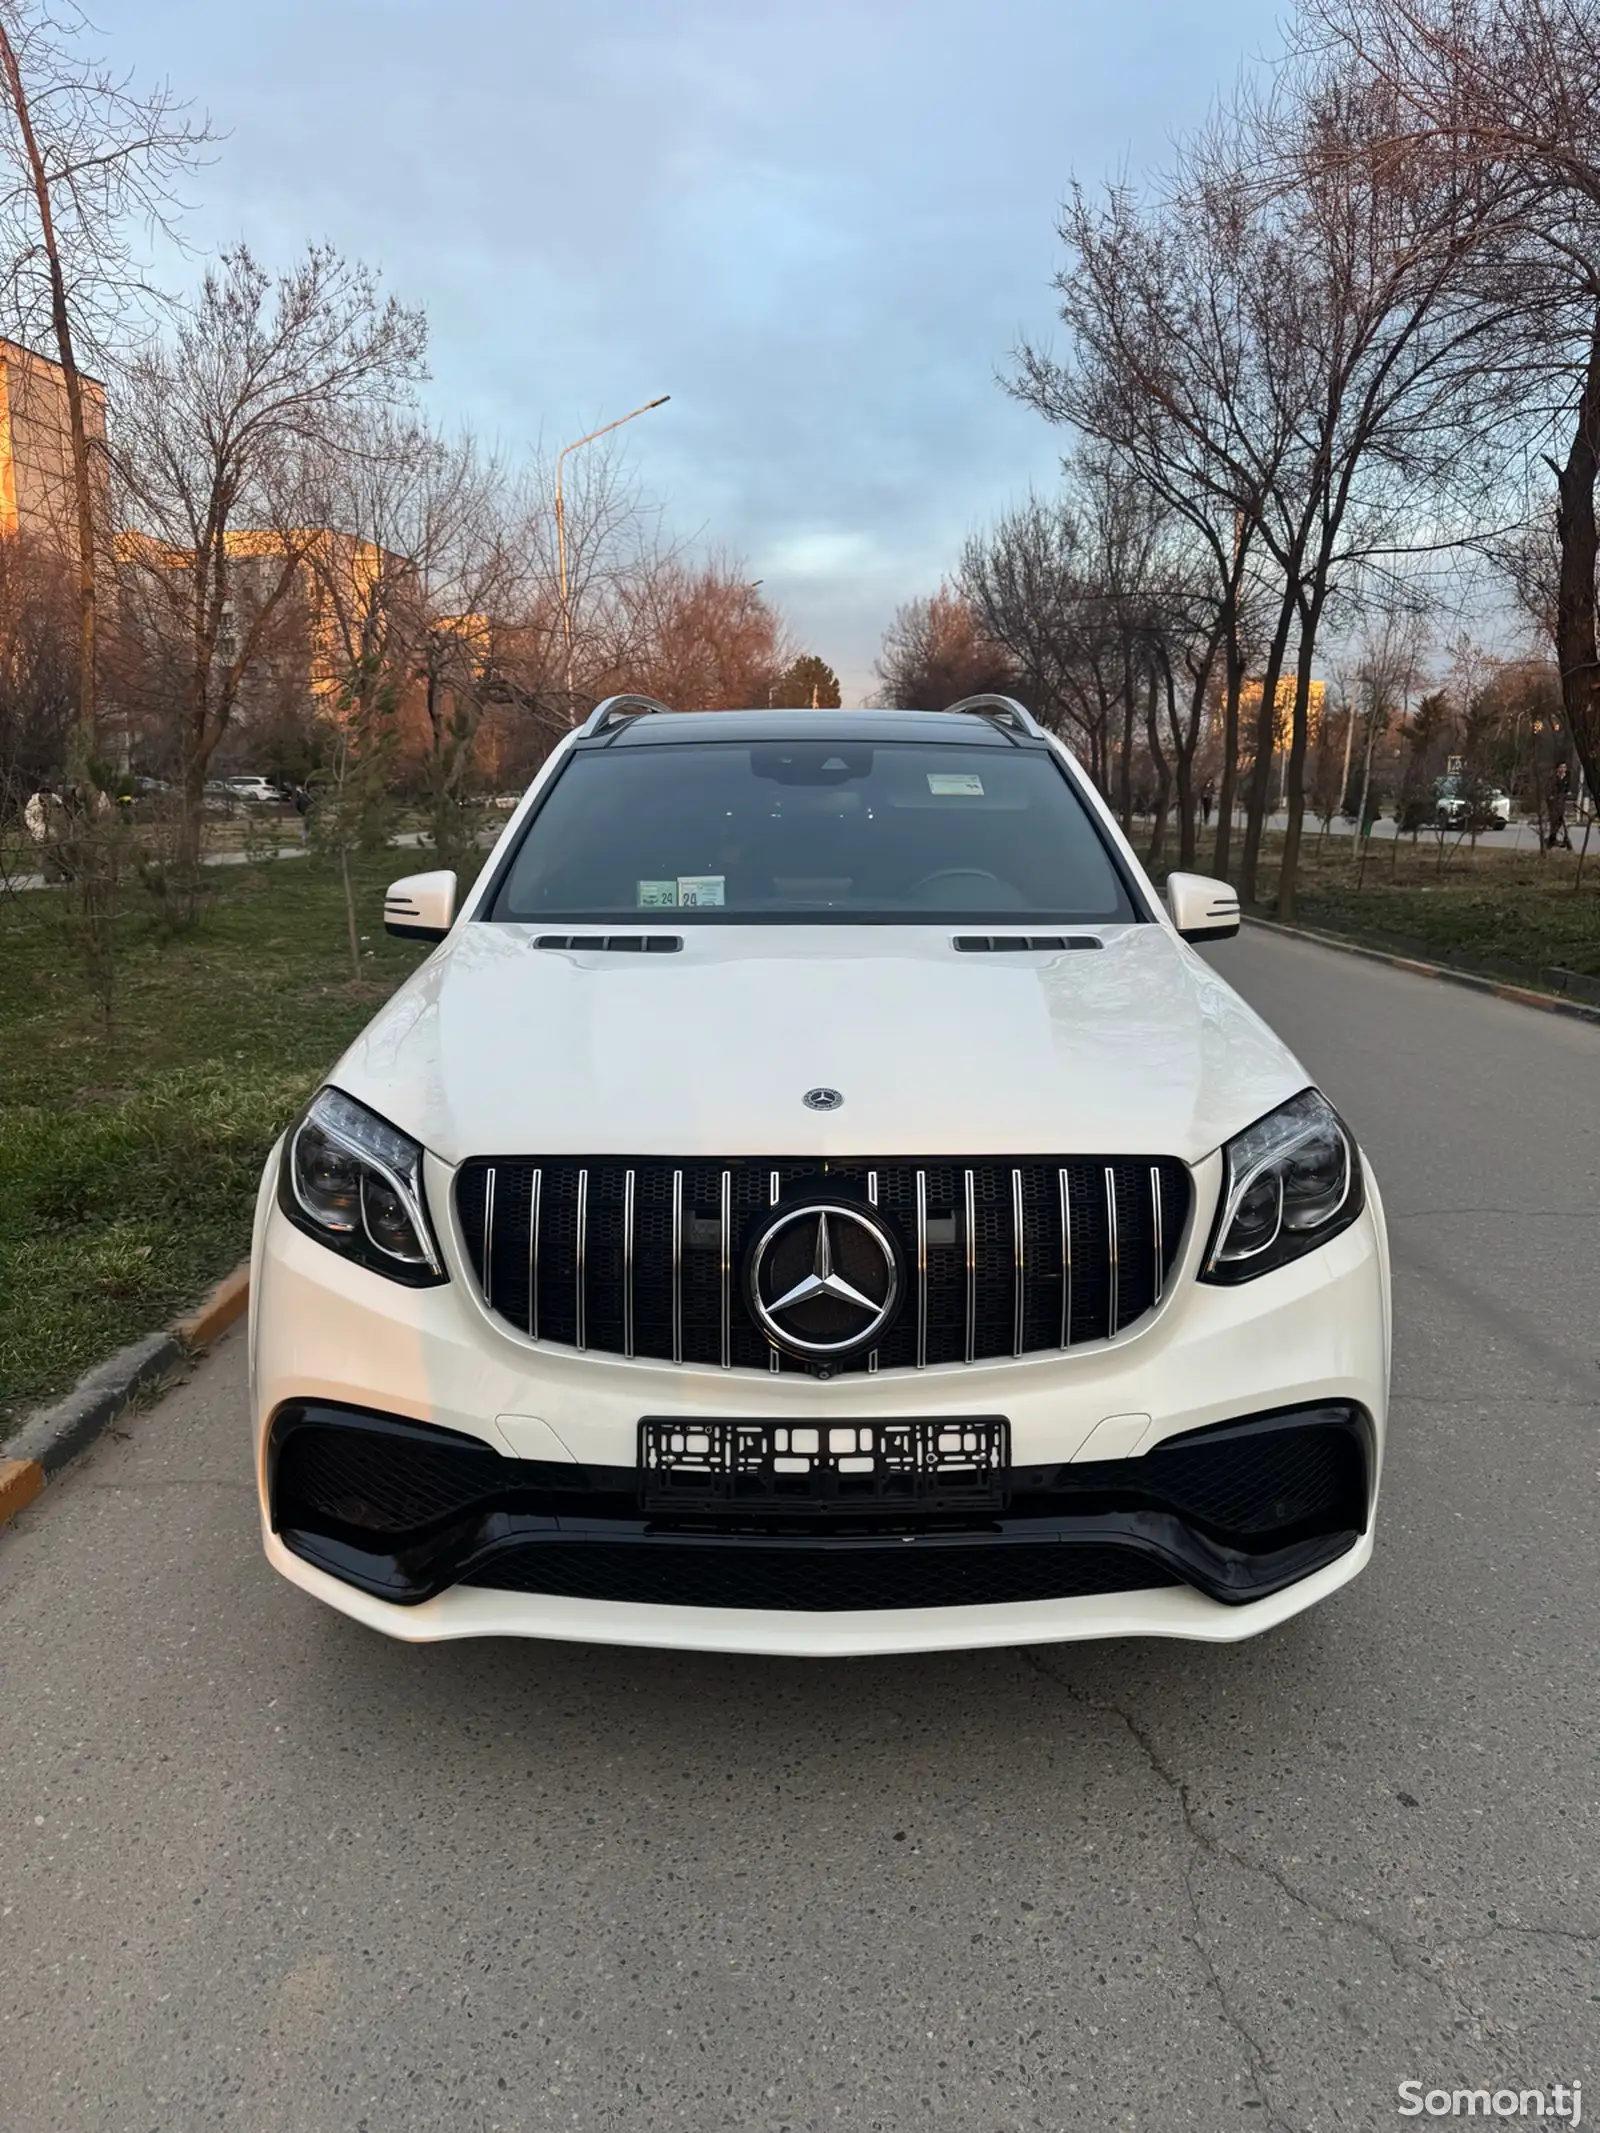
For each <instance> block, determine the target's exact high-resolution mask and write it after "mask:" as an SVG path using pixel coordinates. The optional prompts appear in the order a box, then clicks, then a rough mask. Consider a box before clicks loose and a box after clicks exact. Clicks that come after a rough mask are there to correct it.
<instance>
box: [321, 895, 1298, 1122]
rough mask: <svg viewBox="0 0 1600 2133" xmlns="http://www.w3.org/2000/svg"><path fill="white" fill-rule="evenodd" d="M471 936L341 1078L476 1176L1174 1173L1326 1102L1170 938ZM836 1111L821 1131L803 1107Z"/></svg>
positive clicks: (451, 947)
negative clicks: (483, 1172)
mask: <svg viewBox="0 0 1600 2133" xmlns="http://www.w3.org/2000/svg"><path fill="white" fill-rule="evenodd" d="M538 931H539V929H536V928H534V927H531V926H508V925H501V924H475V923H470V922H469V923H467V924H465V925H462V926H460V927H458V928H457V930H456V932H455V933H454V934H453V935H452V937H451V938H450V940H448V941H447V942H446V943H445V944H444V945H443V947H441V948H440V949H439V951H438V952H437V953H436V954H435V955H433V956H432V957H430V958H429V960H428V961H427V962H426V963H425V964H423V966H422V968H421V969H420V970H418V971H417V972H416V973H415V975H414V976H413V977H412V978H411V979H410V980H409V982H408V983H407V984H405V985H404V986H402V988H401V989H400V991H399V992H398V993H396V994H395V996H394V998H393V999H392V1000H391V1001H390V1002H389V1004H388V1005H387V1006H386V1007H385V1008H384V1009H383V1010H382V1011H381V1012H380V1013H379V1015H378V1016H377V1018H376V1019H375V1020H374V1021H373V1022H372V1023H371V1024H370V1025H369V1026H368V1028H367V1029H366V1031H365V1032H364V1033H363V1035H362V1036H361V1037H360V1038H359V1039H358V1040H357V1041H356V1043H355V1044H354V1045H353V1046H352V1047H351V1049H350V1050H349V1051H348V1052H347V1053H346V1054H345V1056H344V1058H343V1059H342V1060H341V1061H340V1063H339V1066H338V1067H337V1069H336V1070H335V1072H334V1074H333V1076H332V1077H331V1078H332V1079H333V1080H334V1081H335V1082H336V1083H337V1084H338V1086H339V1087H340V1088H342V1089H345V1090H347V1091H348V1092H349V1094H350V1095H352V1096H355V1097H357V1098H359V1099H360V1101H361V1102H363V1103H366V1104H369V1105H370V1106H371V1107H372V1108H373V1110H375V1111H379V1112H381V1113H382V1114H383V1116H384V1117H385V1118H388V1119H390V1120H392V1121H393V1122H394V1124H396V1125H397V1126H400V1127H402V1128H403V1129H404V1130H405V1131H406V1132H408V1133H411V1134H414V1135H415V1136H416V1138H417V1139H418V1140H420V1141H421V1142H422V1143H423V1145H424V1146H425V1147H426V1148H428V1149H430V1150H431V1151H432V1152H433V1153H434V1154H435V1155H437V1156H440V1157H442V1158H443V1160H444V1161H446V1162H448V1163H458V1162H460V1161H461V1160H462V1159H463V1158H464V1157H466V1156H470V1155H641V1156H647V1155H685V1156H693V1155H729V1156H733V1155H779V1156H786V1157H796V1156H808V1155H817V1156H828V1155H837V1156H846V1155H851V1156H859V1155H879V1156H891V1155H905V1156H911V1155H929V1156H932V1155H938V1154H950V1155H957V1154H959V1155H1024V1154H1050V1155H1056V1154H1061V1155H1070V1154H1103V1155H1145V1154H1149V1155H1175V1156H1180V1157H1182V1158H1183V1159H1184V1160H1185V1161H1188V1162H1191V1163H1192V1162H1196V1161H1198V1160H1199V1159H1200V1158H1201V1157H1202V1156H1204V1155H1207V1154H1209V1153H1210V1152H1211V1150H1212V1149H1214V1148H1216V1147H1217V1146H1218V1145H1219V1144H1220V1143H1221V1142H1222V1141H1224V1140H1226V1139H1227V1138H1228V1137H1229V1136H1230V1135H1232V1134H1234V1133H1237V1132H1238V1131H1239V1130H1240V1129H1241V1128H1242V1127H1244V1126H1246V1125H1248V1124H1250V1123H1251V1121H1252V1120H1253V1119H1256V1118H1259V1117H1260V1116H1261V1114H1262V1113H1263V1112H1265V1111H1269V1110H1271V1109H1272V1107H1273V1106H1274V1105H1275V1104H1278V1103H1281V1102H1283V1101H1284V1100H1285V1099H1286V1098H1287V1097H1289V1096H1292V1095H1293V1094H1294V1093H1295V1092H1296V1091H1297V1090H1299V1089H1302V1088H1304V1087H1305V1085H1306V1081H1307V1078H1308V1077H1307V1076H1306V1075H1305V1073H1304V1072H1303V1071H1302V1070H1301V1068H1300V1067H1299V1065H1298V1064H1297V1063H1296V1061H1295V1059H1294V1056H1293V1054H1292V1053H1291V1052H1289V1051H1288V1049H1287V1048H1286V1047H1285V1046H1284V1045H1283V1044H1281V1043H1280V1042H1279V1040H1278V1039H1277V1038H1276V1037H1275V1036H1274V1035H1273V1034H1272V1032H1271V1031H1270V1030H1269V1029H1268V1028H1267V1026H1266V1025H1265V1023H1263V1022H1262V1021H1261V1020H1260V1018H1259V1017H1258V1016H1257V1015H1255V1014H1254V1013H1253V1012H1252V1011H1251V1009H1250V1008H1248V1007H1247V1006H1246V1005H1245V1004H1244V1002H1243V1001H1242V1000H1241V999H1240V998H1239V997H1238V995H1237V994H1236V993H1234V992H1233V991H1232V990H1231V989H1230V988H1229V987H1228V986H1227V985H1225V984H1224V983H1223V981H1222V980H1221V979H1220V978H1219V977H1218V976H1217V975H1216V974H1215V972H1214V971H1212V970H1211V969H1210V968H1209V967H1208V966H1207V965H1206V964H1205V963H1203V962H1202V961H1201V959H1200V958H1199V956H1197V955H1196V954H1195V953H1194V951H1193V950H1192V949H1190V948H1189V947H1187V946H1186V945H1185V944H1184V943H1183V942H1182V941H1180V940H1179V939H1178V938H1177V936H1176V935H1175V934H1173V933H1171V932H1170V931H1168V929H1167V928H1166V927H1164V926H1158V925H1137V926H1135V925H1130V926H1116V927H1108V928H1104V929H1101V931H1100V933H1099V938H1100V940H1101V941H1102V946H1101V947H1100V948H1099V949H1097V950H1093V951H1090V950H1075V951H1055V952H1049V951H1030V952H1028V953H1025V954H973V953H970V952H962V951H958V950H957V949H956V948H955V947H954V946H953V944H952V938H951V934H950V933H949V932H948V931H935V930H934V929H932V928H928V927H898V926H896V927H843V926H825V927H823V926H817V927H811V926H806V927H795V926H785V927H765V926H763V927H756V926H702V927H686V928H685V929H684V932H683V934H682V941H683V947H682V949H681V951H679V952H678V953H676V954H671V955H639V954H617V953H609V954H608V953H605V952H597V951H594V950H581V949H580V950H568V949H548V948H536V947H535V946H534V945H533V944H534V940H535V938H536V937H537V933H538ZM816 1087H826V1088H831V1089H836V1090H838V1091H839V1092H840V1093H841V1094H842V1096H843V1098H844V1101H843V1103H842V1104H841V1105H840V1106H839V1108H838V1109H837V1110H834V1111H831V1112H818V1111H812V1110H809V1109H807V1108H806V1106H805V1105H804V1104H803V1103H802V1101H801V1099H802V1097H803V1096H804V1095H805V1092H806V1091H807V1090H808V1089H812V1088H816Z"/></svg>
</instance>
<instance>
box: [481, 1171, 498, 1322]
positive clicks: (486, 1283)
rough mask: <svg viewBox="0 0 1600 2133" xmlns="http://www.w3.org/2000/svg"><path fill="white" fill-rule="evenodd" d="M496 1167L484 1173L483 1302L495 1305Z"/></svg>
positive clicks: (491, 1306) (491, 1305)
mask: <svg viewBox="0 0 1600 2133" xmlns="http://www.w3.org/2000/svg"><path fill="white" fill-rule="evenodd" d="M494 1178H495V1171H494V1165H493V1164H492V1163H491V1164H490V1165H489V1168H488V1169H487V1170H486V1171H485V1172H484V1173H483V1300H484V1302H485V1303H486V1304H488V1305H489V1306H490V1308H491V1309H492V1308H493V1305H494Z"/></svg>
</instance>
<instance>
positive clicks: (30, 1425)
mask: <svg viewBox="0 0 1600 2133" xmlns="http://www.w3.org/2000/svg"><path fill="white" fill-rule="evenodd" d="M249 1301H250V1263H249V1261H248V1260H246V1261H245V1262H244V1264H243V1265H242V1266H236V1267H235V1268H234V1270H233V1272H232V1273H231V1274H228V1275H225V1276H224V1277H223V1279H222V1280H221V1281H219V1282H218V1283H217V1285H216V1287H215V1288H214V1289H213V1290H212V1291H211V1293H210V1295H209V1296H207V1297H206V1299H205V1301H204V1302H203V1303H202V1304H201V1305H200V1306H199V1308H198V1309H197V1310H195V1311H191V1312H190V1313H189V1315H188V1316H187V1317H186V1318H180V1319H179V1320H178V1321H177V1323H176V1324H175V1325H171V1326H169V1327H168V1328H167V1330H166V1331H165V1332H164V1333H151V1334H147V1335H146V1336H145V1338H144V1339H143V1340H142V1341H135V1342H134V1343H133V1345H132V1346H131V1347H128V1348H123V1349H120V1350H119V1351H118V1352H117V1354H115V1355H114V1356H112V1357H111V1359H110V1361H109V1362H105V1363H101V1364H99V1365H98V1366H97V1367H96V1368H95V1369H93V1370H91V1371H90V1372H89V1373H88V1375H87V1376H86V1377H82V1378H80V1379H79V1380H78V1382H77V1384H76V1385H74V1386H73V1388H72V1390H71V1392H69V1393H68V1394H67V1395H66V1397H65V1398H64V1399H61V1400H57V1401H56V1402H55V1404H54V1405H53V1406H51V1407H45V1408H41V1409H40V1410H39V1412H38V1413H37V1414H35V1415H33V1416H31V1417H30V1418H29V1419H28V1420H27V1421H26V1422H24V1423H23V1425H22V1427H21V1429H19V1430H18V1431H17V1433H16V1435H15V1436H14V1437H11V1438H9V1439H8V1440H7V1442H6V1444H5V1446H4V1448H3V1449H0V1526H3V1525H4V1524H5V1522H6V1520H7V1519H9V1518H14V1517H15V1516H16V1514H17V1513H18V1512H19V1511H20V1510H22V1509H23V1507H24V1506H25V1505H26V1504H30V1503H32V1502H33V1500H34V1498H35V1497H36V1496H37V1495H38V1494H39V1493H40V1491H41V1490H42V1489H43V1488H44V1486H45V1483H46V1482H47V1481H48V1480H49V1479H50V1478H51V1476H52V1475H54V1474H57V1473H59V1472H60V1470H61V1469H62V1467H64V1466H65V1465H66V1464H67V1462H68V1461H69V1460H70V1459H75V1458H76V1457H77V1456H78V1454H79V1452H81V1451H82V1450H83V1449H84V1448H85V1446H86V1445H89V1444H92V1443H93V1442H94V1440H95V1438H96V1437H98V1436H99V1435H100V1433H101V1431H102V1430H104V1429H106V1428H108V1427H109V1426H110V1424H111V1423H113V1422H115V1421H116V1419H117V1417H118V1416H119V1415H121V1414H124V1413H125V1412H126V1411H127V1409H128V1408H129V1407H130V1406H131V1405H132V1404H133V1402H134V1400H135V1399H136V1398H137V1397H138V1395H139V1394H140V1393H141V1392H143V1391H145V1390H146V1389H147V1388H148V1387H149V1386H152V1385H158V1384H160V1383H161V1381H162V1380H163V1379H164V1378H167V1377H170V1376H171V1375H172V1373H173V1371H175V1370H176V1369H177V1368H178V1367H179V1365H180V1364H182V1363H184V1362H185V1361H187V1360H188V1358H189V1357H190V1356H192V1355H199V1354H200V1353H201V1352H202V1351H203V1350H204V1349H206V1348H209V1347H210V1345H211V1343H212V1342H213V1341H214V1340H216V1339H217V1337H218V1335H219V1334H222V1333H225V1332H226V1331H227V1329H228V1327H229V1326H231V1325H232V1324H233V1322H234V1321H235V1319H237V1318H238V1317H239V1316H240V1315H241V1314H242V1313H243V1311H244V1309H245V1306H246V1305H247V1304H248V1303H249Z"/></svg>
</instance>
